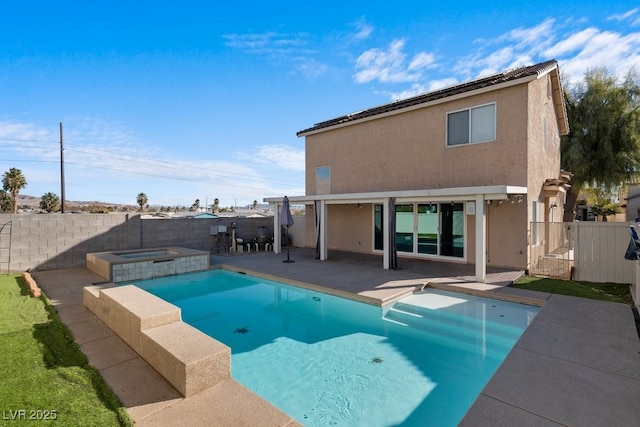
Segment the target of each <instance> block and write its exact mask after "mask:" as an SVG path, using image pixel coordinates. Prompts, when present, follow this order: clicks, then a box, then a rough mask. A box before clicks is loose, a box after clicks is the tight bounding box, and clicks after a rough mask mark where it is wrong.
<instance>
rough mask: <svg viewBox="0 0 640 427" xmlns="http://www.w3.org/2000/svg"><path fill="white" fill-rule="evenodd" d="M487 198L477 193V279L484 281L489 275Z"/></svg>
mask: <svg viewBox="0 0 640 427" xmlns="http://www.w3.org/2000/svg"><path fill="white" fill-rule="evenodd" d="M484 204H485V200H484V196H483V195H482V194H476V281H477V282H480V283H483V282H484V281H485V278H486V276H487V217H486V215H485V207H484Z"/></svg>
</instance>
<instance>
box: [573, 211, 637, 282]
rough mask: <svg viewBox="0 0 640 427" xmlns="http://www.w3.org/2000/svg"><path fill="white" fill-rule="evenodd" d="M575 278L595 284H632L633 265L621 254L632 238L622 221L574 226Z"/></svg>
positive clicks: (585, 223) (633, 280) (633, 275)
mask: <svg viewBox="0 0 640 427" xmlns="http://www.w3.org/2000/svg"><path fill="white" fill-rule="evenodd" d="M576 225H577V227H575V229H576V241H575V253H574V257H575V258H574V279H575V280H584V281H588V282H597V283H629V284H631V283H634V282H635V275H636V262H634V261H628V260H626V259H625V258H624V254H625V252H626V250H627V246H628V245H629V241H630V239H631V235H630V234H629V226H630V225H632V223H625V222H578V223H576Z"/></svg>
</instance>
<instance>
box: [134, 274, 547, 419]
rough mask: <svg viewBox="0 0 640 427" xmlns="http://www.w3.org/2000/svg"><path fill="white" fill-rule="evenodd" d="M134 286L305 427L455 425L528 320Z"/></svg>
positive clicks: (232, 281) (216, 277)
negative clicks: (170, 308)
mask: <svg viewBox="0 0 640 427" xmlns="http://www.w3.org/2000/svg"><path fill="white" fill-rule="evenodd" d="M135 284H136V285H137V286H139V287H141V288H143V289H145V290H147V291H149V292H151V293H153V294H155V295H157V296H159V297H160V298H163V299H165V300H166V301H169V302H171V303H173V304H175V305H177V306H178V307H180V308H181V310H182V318H183V320H184V321H185V322H186V323H189V324H191V325H192V326H194V327H196V328H198V329H200V330H201V331H203V332H204V333H206V334H208V335H210V336H212V337H213V338H215V339H217V340H219V341H221V342H223V343H225V344H226V345H228V346H229V347H231V351H232V376H233V378H234V379H235V380H236V381H238V382H240V383H241V384H243V385H245V386H246V387H248V388H249V389H251V390H252V391H253V392H255V393H257V394H258V395H260V396H262V397H263V398H265V399H266V400H268V401H269V402H271V403H272V404H273V405H275V406H277V407H278V408H280V409H281V410H283V411H284V412H286V413H287V414H289V415H290V416H292V417H294V418H295V419H296V420H298V421H299V422H300V423H302V424H304V425H308V426H313V425H367V426H390V425H398V424H402V425H406V426H411V425H442V426H452V425H456V424H458V423H459V421H460V420H461V419H462V417H463V416H464V414H465V413H466V411H467V410H468V409H469V407H470V406H471V404H472V403H473V401H474V400H475V399H476V397H477V396H478V394H479V393H480V391H481V390H482V389H483V388H484V386H485V384H486V383H487V382H488V380H489V379H490V378H491V376H492V375H493V374H494V372H495V371H496V369H497V368H498V367H499V365H500V364H501V363H502V360H504V358H505V357H506V355H507V353H508V352H509V351H510V349H511V348H512V347H513V345H514V344H515V342H516V341H517V340H518V338H519V337H520V335H521V334H522V332H523V331H524V329H525V328H526V326H527V325H528V324H529V323H530V322H531V320H532V319H533V317H534V316H535V314H536V313H537V311H538V308H537V307H531V306H525V305H520V304H514V303H510V302H504V301H498V300H493V299H485V298H479V297H473V296H468V295H463V294H456V293H451V292H444V291H439V290H426V291H425V292H423V293H420V294H416V295H412V296H410V297H408V298H405V299H403V300H401V301H399V302H396V303H394V304H391V305H390V306H387V307H384V308H381V307H376V306H372V305H368V304H364V303H360V302H356V301H352V300H348V299H344V298H339V297H335V296H331V295H328V294H323V293H319V292H315V291H311V290H306V289H302V288H299V287H294V286H289V285H285V284H281V283H277V282H273V281H269V280H265V279H261V278H257V277H253V276H249V275H243V274H240V273H236V272H230V271H225V270H213V271H207V272H201V273H192V274H187V275H182V276H174V277H164V278H158V279H153V280H149V281H140V282H136V283H135Z"/></svg>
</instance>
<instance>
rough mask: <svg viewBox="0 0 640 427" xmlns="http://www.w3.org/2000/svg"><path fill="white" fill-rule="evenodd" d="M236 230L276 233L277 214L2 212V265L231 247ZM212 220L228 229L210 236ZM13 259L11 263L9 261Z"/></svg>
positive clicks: (69, 263) (53, 264)
mask: <svg viewBox="0 0 640 427" xmlns="http://www.w3.org/2000/svg"><path fill="white" fill-rule="evenodd" d="M232 222H235V223H236V225H237V228H236V235H237V236H238V237H241V238H244V239H247V240H251V239H252V238H254V237H256V236H257V231H258V229H259V228H260V227H266V228H267V230H269V232H270V233H271V235H273V218H271V217H266V218H218V219H214V218H205V219H188V218H180V219H141V218H140V215H138V214H127V213H110V214H18V215H9V214H1V215H0V226H1V225H2V224H8V223H11V224H10V226H7V227H5V228H3V229H2V232H1V233H0V269H2V272H3V273H4V272H6V271H14V272H18V271H26V270H29V269H39V270H51V269H57V268H69V267H84V266H85V264H86V254H87V253H89V252H104V251H116V250H127V249H147V248H155V247H167V246H182V247H187V248H192V249H200V250H206V251H209V252H212V253H223V252H226V251H228V249H229V246H230V244H231V223H232ZM212 225H226V226H227V232H228V233H226V234H225V233H223V234H219V235H217V236H211V235H210V227H211V226H212ZM9 260H10V262H9Z"/></svg>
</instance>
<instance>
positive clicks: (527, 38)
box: [497, 18, 555, 49]
mask: <svg viewBox="0 0 640 427" xmlns="http://www.w3.org/2000/svg"><path fill="white" fill-rule="evenodd" d="M554 22H555V20H554V19H552V18H547V19H545V20H544V21H542V22H541V23H540V24H538V25H536V26H534V27H531V28H522V27H520V28H516V29H513V30H511V31H509V32H507V33H505V34H504V35H502V36H501V37H500V38H498V39H497V41H498V42H502V41H506V42H515V43H516V44H515V46H513V47H514V48H515V49H523V48H526V47H531V46H538V48H539V47H540V46H544V45H547V44H548V43H549V42H550V40H551V38H552V37H553V24H554Z"/></svg>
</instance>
